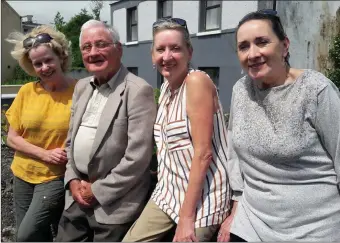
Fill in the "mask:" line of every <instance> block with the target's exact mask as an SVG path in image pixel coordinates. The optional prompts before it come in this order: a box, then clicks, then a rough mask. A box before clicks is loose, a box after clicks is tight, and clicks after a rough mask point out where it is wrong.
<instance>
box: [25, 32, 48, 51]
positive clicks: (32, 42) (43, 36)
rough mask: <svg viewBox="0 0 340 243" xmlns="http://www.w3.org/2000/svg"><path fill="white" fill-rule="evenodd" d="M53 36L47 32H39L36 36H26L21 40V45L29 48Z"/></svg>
mask: <svg viewBox="0 0 340 243" xmlns="http://www.w3.org/2000/svg"><path fill="white" fill-rule="evenodd" d="M51 40H53V38H52V37H51V36H50V35H49V34H47V33H41V34H39V35H37V36H36V37H28V38H26V39H25V40H24V41H23V46H24V48H25V49H30V48H32V47H33V46H36V45H37V44H42V43H49V42H51Z"/></svg>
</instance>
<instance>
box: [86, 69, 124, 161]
mask: <svg viewBox="0 0 340 243" xmlns="http://www.w3.org/2000/svg"><path fill="white" fill-rule="evenodd" d="M127 73H128V71H127V69H126V68H125V67H124V66H123V65H122V67H121V71H120V73H119V75H118V77H117V79H116V81H115V85H114V87H113V91H112V92H111V94H110V95H109V97H108V99H107V102H106V104H105V107H104V109H103V112H102V114H101V117H100V120H99V124H98V128H97V132H96V136H95V138H94V141H93V145H92V151H91V153H90V161H91V160H92V158H93V156H94V154H95V153H96V151H97V150H98V147H99V145H100V144H101V142H102V140H103V138H104V136H105V134H106V132H107V130H108V129H109V126H110V124H111V123H112V121H113V118H114V117H115V114H116V112H117V110H118V107H119V105H120V103H121V100H122V98H121V95H122V94H123V93H124V90H125V85H126V82H125V78H126V75H127Z"/></svg>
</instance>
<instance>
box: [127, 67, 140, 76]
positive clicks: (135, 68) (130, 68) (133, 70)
mask: <svg viewBox="0 0 340 243" xmlns="http://www.w3.org/2000/svg"><path fill="white" fill-rule="evenodd" d="M127 70H129V71H130V72H131V73H133V74H134V75H137V76H138V67H128V68H127Z"/></svg>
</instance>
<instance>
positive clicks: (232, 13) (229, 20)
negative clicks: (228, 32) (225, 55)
mask: <svg viewBox="0 0 340 243" xmlns="http://www.w3.org/2000/svg"><path fill="white" fill-rule="evenodd" d="M257 5H258V1H222V23H221V29H222V30H224V29H233V28H236V27H237V24H238V22H239V21H240V20H241V18H242V17H243V16H244V15H246V14H247V13H249V12H252V11H256V10H257Z"/></svg>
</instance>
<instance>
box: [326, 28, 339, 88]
mask: <svg viewBox="0 0 340 243" xmlns="http://www.w3.org/2000/svg"><path fill="white" fill-rule="evenodd" d="M329 59H330V61H331V63H332V65H333V66H332V68H331V69H328V71H327V77H328V78H329V79H330V80H332V81H333V83H334V84H335V85H336V86H337V87H338V88H339V89H340V34H338V35H337V36H336V37H335V38H334V40H333V43H332V45H331V48H330V49H329Z"/></svg>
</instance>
